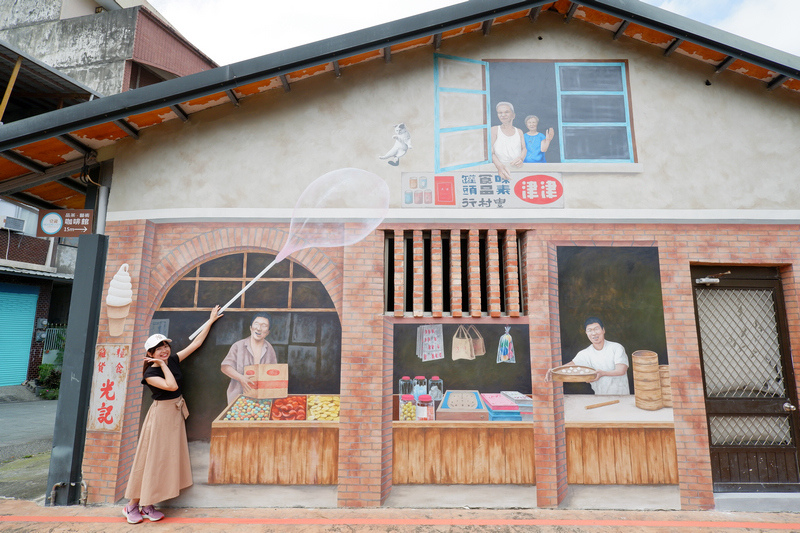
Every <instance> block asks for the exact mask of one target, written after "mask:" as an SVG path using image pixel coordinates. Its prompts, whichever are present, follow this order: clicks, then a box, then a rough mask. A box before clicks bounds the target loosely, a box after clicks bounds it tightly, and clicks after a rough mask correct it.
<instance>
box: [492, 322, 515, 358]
mask: <svg viewBox="0 0 800 533" xmlns="http://www.w3.org/2000/svg"><path fill="white" fill-rule="evenodd" d="M510 329H511V327H510V326H506V332H505V333H504V334H503V335H502V336H501V337H500V343H499V344H498V345H497V362H498V363H516V362H517V359H516V357H515V356H514V339H512V338H511V333H509V330H510Z"/></svg>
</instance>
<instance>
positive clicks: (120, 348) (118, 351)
mask: <svg viewBox="0 0 800 533" xmlns="http://www.w3.org/2000/svg"><path fill="white" fill-rule="evenodd" d="M130 351H131V347H130V345H128V344H98V345H97V346H96V348H95V352H94V380H93V381H92V394H91V399H90V400H89V417H88V422H87V428H86V429H88V430H89V431H120V430H121V429H122V413H123V411H124V407H125V391H126V390H127V383H128V370H129V366H130Z"/></svg>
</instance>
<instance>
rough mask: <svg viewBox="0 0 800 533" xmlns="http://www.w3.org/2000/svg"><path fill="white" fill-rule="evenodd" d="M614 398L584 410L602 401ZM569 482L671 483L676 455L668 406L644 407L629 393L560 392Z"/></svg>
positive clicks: (675, 468)
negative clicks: (605, 394)
mask: <svg viewBox="0 0 800 533" xmlns="http://www.w3.org/2000/svg"><path fill="white" fill-rule="evenodd" d="M609 400H618V403H616V404H613V405H607V406H603V407H597V408H595V409H586V406H587V405H593V404H597V403H600V402H604V401H609ZM564 420H565V426H566V437H567V482H568V483H573V484H577V485H662V484H667V485H673V484H676V483H678V456H677V449H676V446H675V424H674V422H673V413H672V409H670V408H665V409H659V410H657V411H646V410H644V409H639V408H638V407H636V405H635V400H634V397H633V396H632V395H629V396H594V395H586V394H570V395H565V396H564Z"/></svg>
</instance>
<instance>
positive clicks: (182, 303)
mask: <svg viewBox="0 0 800 533" xmlns="http://www.w3.org/2000/svg"><path fill="white" fill-rule="evenodd" d="M234 294H236V293H234ZM231 296H233V294H232V295H231ZM161 307H194V281H179V282H177V283H176V284H175V285H173V286H172V288H171V289H170V290H169V292H168V293H167V296H166V297H164V301H163V302H162V303H161Z"/></svg>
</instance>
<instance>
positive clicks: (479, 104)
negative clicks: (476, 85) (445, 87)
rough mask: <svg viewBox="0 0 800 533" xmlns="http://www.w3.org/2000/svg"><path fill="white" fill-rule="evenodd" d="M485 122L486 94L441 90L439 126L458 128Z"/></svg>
mask: <svg viewBox="0 0 800 533" xmlns="http://www.w3.org/2000/svg"><path fill="white" fill-rule="evenodd" d="M485 123H486V95H484V94H470V93H449V92H442V93H441V94H440V95H439V127H440V128H459V127H464V126H479V125H482V124H485Z"/></svg>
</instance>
